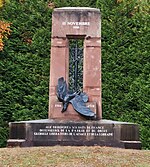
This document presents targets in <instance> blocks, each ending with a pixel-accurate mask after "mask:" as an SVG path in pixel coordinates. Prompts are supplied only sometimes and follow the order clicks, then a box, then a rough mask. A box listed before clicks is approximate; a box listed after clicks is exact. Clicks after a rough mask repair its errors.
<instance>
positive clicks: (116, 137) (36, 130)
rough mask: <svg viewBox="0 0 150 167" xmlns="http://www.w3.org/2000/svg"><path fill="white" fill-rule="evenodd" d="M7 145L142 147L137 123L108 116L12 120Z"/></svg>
mask: <svg viewBox="0 0 150 167" xmlns="http://www.w3.org/2000/svg"><path fill="white" fill-rule="evenodd" d="M9 126H10V136H9V140H8V141H7V146H8V147H15V146H20V147H30V146H54V145H65V146H96V145H99V146H110V147H120V148H135V149H141V142H140V141H139V132H138V131H139V130H138V125H136V124H133V123H126V122H116V121H110V120H99V121H66V120H54V119H46V120H35V121H21V122H12V123H10V124H9Z"/></svg>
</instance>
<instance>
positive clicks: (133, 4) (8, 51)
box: [0, 0, 150, 149]
mask: <svg viewBox="0 0 150 167" xmlns="http://www.w3.org/2000/svg"><path fill="white" fill-rule="evenodd" d="M52 2H54V5H55V6H56V7H63V6H89V7H97V8H99V9H100V10H101V13H102V89H103V90H102V104H103V118H105V119H113V120H121V121H126V122H127V121H129V122H135V123H138V124H139V125H140V135H141V140H142V143H143V148H145V149H149V148H150V144H149V143H150V130H149V125H150V119H149V118H150V100H149V99H150V98H149V94H150V89H149V85H150V76H149V74H150V68H149V67H150V56H149V54H148V51H149V49H150V48H149V46H150V44H149V39H150V37H149V34H150V32H149V30H150V29H149V27H150V26H149V25H148V24H149V22H148V20H149V15H148V4H147V2H146V1H144V0H143V1H142V2H141V1H138V0H131V1H130V3H128V1H121V0H120V1H117V0H107V1H106V0H97V1H93V0H88V1H87V0H82V1H80V0H78V1H75V0H68V1H58V0H54V1H52ZM48 3H49V1H46V0H45V1H44V0H32V1H30V0H22V1H19V0H13V1H10V2H9V3H6V4H5V5H4V6H3V8H2V9H0V10H1V11H0V19H1V20H5V21H7V22H11V23H12V25H11V30H12V32H11V36H10V37H9V38H8V39H7V40H6V41H5V46H4V50H3V51H2V52H0V60H1V61H0V75H1V77H0V96H1V97H2V98H0V99H2V100H1V101H0V107H1V108H0V146H1V147H3V146H5V144H6V140H7V138H8V122H10V121H17V120H30V119H42V118H47V113H48V85H49V59H50V57H49V55H50V36H51V15H52V9H50V8H49V7H48Z"/></svg>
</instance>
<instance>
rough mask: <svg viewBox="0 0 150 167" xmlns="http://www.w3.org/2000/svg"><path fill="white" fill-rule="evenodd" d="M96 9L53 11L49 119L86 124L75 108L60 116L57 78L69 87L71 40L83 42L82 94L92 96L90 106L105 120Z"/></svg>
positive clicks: (78, 8)
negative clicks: (102, 103) (61, 78)
mask: <svg viewBox="0 0 150 167" xmlns="http://www.w3.org/2000/svg"><path fill="white" fill-rule="evenodd" d="M100 19H101V18H100V11H99V9H95V8H85V7H77V8H73V7H69V8H68V7H65V8H57V9H54V12H53V15H52V46H51V62H50V94H49V119H61V120H62V119H68V120H84V118H83V117H82V116H81V115H79V114H78V113H77V112H76V111H74V109H73V108H72V105H69V106H68V109H67V111H66V112H64V113H61V109H62V103H61V102H59V101H58V99H57V97H56V86H57V82H58V78H60V77H64V79H65V80H66V81H67V83H68V76H69V43H68V38H74V39H76V38H84V61H83V91H84V92H86V93H87V95H88V96H89V103H88V104H87V105H88V106H89V107H90V108H91V109H92V110H93V111H94V112H95V113H96V115H97V119H101V118H102V109H101V23H100V21H101V20H100Z"/></svg>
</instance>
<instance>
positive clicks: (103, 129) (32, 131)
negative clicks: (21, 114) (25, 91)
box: [7, 7, 141, 149]
mask: <svg viewBox="0 0 150 167" xmlns="http://www.w3.org/2000/svg"><path fill="white" fill-rule="evenodd" d="M100 22H101V18H100V11H99V9H95V8H80V7H76V8H73V7H70V8H68V7H66V8H57V9H54V12H53V16H52V38H51V63H50V86H49V88H50V93H49V114H48V115H49V118H48V119H45V120H33V121H21V122H13V123H10V124H9V126H10V136H9V140H8V141H7V145H8V146H20V147H27V146H28V147H29V146H52V145H76V146H83V145H87V146H95V145H99V146H111V147H120V148H134V149H140V148H141V142H140V141H139V128H138V125H136V124H133V123H127V122H117V121H110V120H103V119H102V103H101V101H102V100H101V23H100ZM70 39H77V40H78V39H82V40H83V48H84V49H83V78H82V80H83V86H82V90H83V92H85V93H86V94H87V95H88V97H89V101H88V102H87V104H86V106H87V107H89V108H90V109H91V110H92V111H93V112H94V113H95V115H96V119H95V120H87V118H86V117H84V116H83V115H80V114H79V113H78V112H76V111H75V110H74V108H73V107H72V105H71V104H69V106H68V108H67V111H65V112H63V113H62V112H61V111H62V107H63V105H62V102H59V100H58V98H57V84H58V79H59V78H60V77H63V78H64V79H65V80H66V82H67V84H68V85H69V82H70V78H69V62H70V61H69V59H70V51H69V44H70Z"/></svg>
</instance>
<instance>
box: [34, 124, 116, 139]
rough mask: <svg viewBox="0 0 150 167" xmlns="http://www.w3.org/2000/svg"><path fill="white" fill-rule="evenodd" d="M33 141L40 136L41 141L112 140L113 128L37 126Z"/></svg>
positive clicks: (67, 125) (77, 125)
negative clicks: (59, 139) (61, 139)
mask: <svg viewBox="0 0 150 167" xmlns="http://www.w3.org/2000/svg"><path fill="white" fill-rule="evenodd" d="M33 136H34V140H40V139H41V137H42V136H44V138H42V140H43V139H46V140H48V139H49V140H52V139H55V138H60V137H61V136H63V139H65V140H70V138H72V139H74V138H81V137H82V139H83V138H93V137H94V138H100V139H102V140H104V139H107V138H108V139H113V136H114V134H113V128H112V126H110V125H101V126H100V125H86V124H85V125H83V124H82V125H79V124H75V125H74V124H66V125H64V124H57V125H55V124H49V125H46V124H45V125H43V124H39V125H36V126H35V127H34V128H33Z"/></svg>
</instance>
